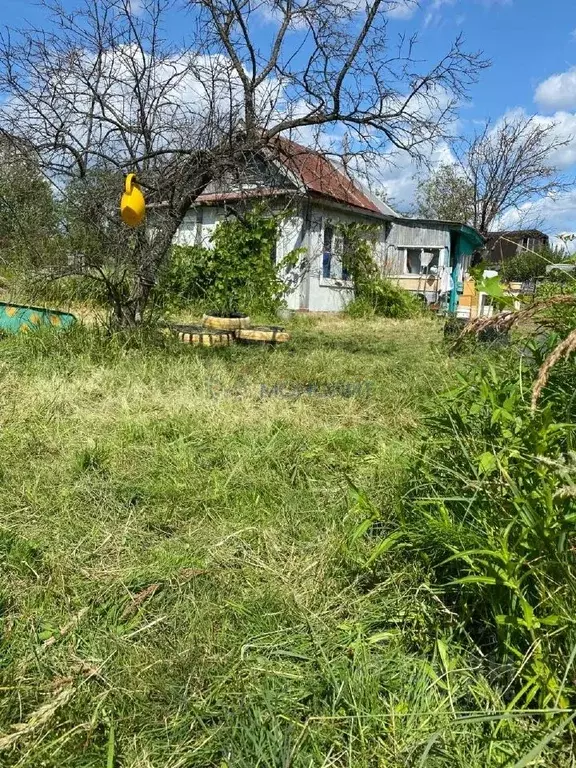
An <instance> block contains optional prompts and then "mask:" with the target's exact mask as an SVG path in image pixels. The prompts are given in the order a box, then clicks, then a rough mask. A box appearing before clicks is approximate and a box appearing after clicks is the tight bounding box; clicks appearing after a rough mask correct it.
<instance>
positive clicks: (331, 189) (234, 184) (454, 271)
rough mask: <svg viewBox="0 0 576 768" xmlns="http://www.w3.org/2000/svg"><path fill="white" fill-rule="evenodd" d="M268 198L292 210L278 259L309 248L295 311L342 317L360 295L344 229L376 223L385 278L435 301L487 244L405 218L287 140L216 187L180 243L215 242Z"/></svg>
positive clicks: (292, 279) (450, 227)
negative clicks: (230, 223)
mask: <svg viewBox="0 0 576 768" xmlns="http://www.w3.org/2000/svg"><path fill="white" fill-rule="evenodd" d="M263 199H266V200H267V202H268V203H271V207H272V208H273V209H275V210H277V211H279V212H280V211H289V214H288V216H286V217H285V219H284V222H283V226H282V230H281V233H280V237H279V238H278V242H277V244H276V258H277V259H281V258H282V257H283V256H285V255H286V254H288V253H289V252H291V251H293V250H294V249H297V248H298V249H302V256H301V258H300V260H299V263H298V264H297V266H296V267H295V269H293V270H291V271H290V272H289V273H288V274H286V275H285V276H284V277H285V280H286V281H287V283H288V284H289V286H290V292H289V294H288V297H287V302H288V307H289V308H291V309H294V310H300V311H316V312H339V311H341V310H342V309H344V307H345V306H346V304H347V303H348V302H349V301H350V299H351V298H352V297H353V285H352V282H351V281H350V279H349V278H348V275H347V274H346V272H345V270H344V268H343V265H342V259H341V252H342V236H341V234H340V232H339V227H340V225H342V224H346V223H349V222H364V223H369V224H373V225H375V230H376V233H377V234H376V238H375V241H376V242H375V253H374V256H375V259H376V261H377V263H378V265H379V266H380V268H381V270H382V273H383V274H385V275H387V276H389V277H390V278H391V279H393V280H394V281H395V282H397V283H398V284H399V285H401V286H402V287H404V288H406V289H407V290H409V291H411V292H413V293H417V294H418V295H420V296H421V297H422V298H423V300H426V301H427V302H429V303H438V302H439V301H440V300H441V299H442V298H443V300H445V301H447V300H448V297H449V296H452V304H453V305H454V303H455V301H456V292H457V289H458V287H460V288H461V286H462V282H463V275H464V272H465V271H466V269H467V268H468V266H469V263H470V260H471V256H472V253H473V252H474V250H475V249H476V248H478V247H480V246H481V245H482V244H483V242H484V241H483V239H482V238H481V237H480V235H479V234H478V233H477V232H476V231H475V230H473V229H472V228H471V227H467V226H465V225H462V224H459V223H457V222H448V221H432V220H424V219H411V218H407V217H403V216H400V215H399V214H398V213H396V211H394V210H393V209H392V208H391V207H390V206H389V205H388V204H387V203H385V202H384V201H382V200H380V199H378V198H377V197H376V196H374V195H373V194H372V193H371V192H370V191H369V190H368V189H366V188H365V187H364V186H363V185H362V184H360V183H359V182H358V181H356V180H352V179H351V178H350V176H349V175H348V174H347V173H346V171H345V169H344V168H343V167H341V166H339V165H338V164H336V163H334V162H331V161H329V160H328V159H327V158H326V157H325V156H324V155H322V154H320V153H318V152H316V151H314V150H311V149H308V148H306V147H303V146H301V145H299V144H296V143H295V142H292V141H288V140H286V139H281V140H280V142H279V143H278V145H277V146H276V147H275V151H274V153H272V152H270V153H266V152H262V153H260V154H259V155H257V156H254V157H251V158H250V159H249V160H247V161H246V163H245V167H244V168H242V169H241V170H240V171H239V172H238V173H236V174H234V175H233V176H232V175H230V176H229V177H228V178H225V179H223V180H220V181H219V182H218V183H216V182H214V183H212V184H210V185H209V186H208V187H207V188H206V189H205V191H204V193H203V194H202V195H201V196H200V197H199V198H198V200H197V201H196V205H195V207H194V208H193V209H191V211H190V212H189V213H188V215H187V217H186V219H185V221H184V223H183V225H182V226H181V228H180V230H179V232H178V234H177V236H176V238H175V243H177V244H179V245H193V244H204V245H209V243H210V236H211V234H212V232H213V231H214V228H215V227H216V225H217V224H218V222H219V221H221V220H222V219H223V218H224V217H225V216H227V215H228V213H229V212H230V208H231V207H237V206H242V205H247V204H253V203H255V202H258V201H262V200H263Z"/></svg>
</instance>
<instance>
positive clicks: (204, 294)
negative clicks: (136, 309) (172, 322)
mask: <svg viewBox="0 0 576 768" xmlns="http://www.w3.org/2000/svg"><path fill="white" fill-rule="evenodd" d="M278 226H279V220H278V218H277V217H274V216H270V215H267V214H266V212H265V211H264V210H263V209H261V208H253V209H252V210H249V211H246V212H244V214H243V215H242V216H230V217H229V218H227V219H224V220H223V221H221V222H220V223H219V224H218V225H217V227H216V229H215V230H214V233H213V235H212V238H211V240H212V245H213V247H212V248H205V247H203V246H175V247H174V248H173V249H172V253H171V257H170V259H169V260H168V263H167V265H166V268H165V269H164V271H163V273H162V275H161V279H160V282H159V285H158V287H157V290H156V298H157V303H159V304H160V305H162V306H164V307H166V306H167V307H181V306H184V305H186V304H190V303H200V304H201V305H202V306H203V307H204V308H205V309H206V310H207V311H209V312H212V313H215V314H220V315H230V314H235V313H239V312H251V313H254V314H267V315H274V314H275V313H276V311H277V310H278V309H279V307H280V306H281V305H282V302H283V298H284V296H285V294H286V292H287V290H288V286H287V284H286V283H285V282H284V280H282V278H281V273H282V271H283V270H284V269H286V268H290V267H291V266H294V265H295V263H296V261H297V260H298V257H299V254H300V252H299V251H293V252H292V253H290V254H288V255H287V256H286V257H285V258H284V259H282V260H281V261H280V262H278V263H276V262H275V261H274V260H273V259H272V254H273V251H274V246H275V243H276V238H277V236H278Z"/></svg>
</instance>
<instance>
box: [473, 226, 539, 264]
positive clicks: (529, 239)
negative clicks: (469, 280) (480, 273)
mask: <svg viewBox="0 0 576 768" xmlns="http://www.w3.org/2000/svg"><path fill="white" fill-rule="evenodd" d="M549 247H550V238H549V237H548V235H545V234H544V232H540V230H538V229H516V230H510V231H504V232H489V233H488V236H487V239H486V252H487V255H486V257H485V260H486V261H487V262H488V263H489V264H502V262H503V261H507V260H508V259H511V258H513V257H514V256H516V255H517V254H519V253H522V252H523V251H537V252H539V251H542V250H545V249H546V248H549Z"/></svg>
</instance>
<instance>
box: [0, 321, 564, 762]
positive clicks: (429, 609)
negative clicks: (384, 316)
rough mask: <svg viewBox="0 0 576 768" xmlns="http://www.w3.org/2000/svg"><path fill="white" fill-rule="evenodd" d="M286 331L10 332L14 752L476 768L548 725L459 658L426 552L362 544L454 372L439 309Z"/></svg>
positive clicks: (382, 521)
mask: <svg viewBox="0 0 576 768" xmlns="http://www.w3.org/2000/svg"><path fill="white" fill-rule="evenodd" d="M292 331H293V340H292V341H291V342H290V343H289V344H286V345H284V346H279V347H278V348H276V349H269V348H264V347H253V348H248V347H234V348H229V349H194V348H190V347H185V346H184V345H179V344H178V343H177V342H173V341H171V340H166V341H165V342H163V343H158V342H156V343H152V341H150V340H148V341H146V340H134V339H132V340H127V339H126V338H122V337H113V338H105V337H103V336H102V335H101V334H99V333H97V332H95V331H94V330H88V329H83V328H79V329H76V330H74V331H72V332H70V333H67V334H62V335H60V336H57V335H50V334H38V335H36V336H30V337H27V338H11V339H5V340H2V341H1V342H0V426H1V429H0V449H1V451H2V453H1V458H0V516H1V518H0V577H1V594H0V596H1V602H0V606H1V609H2V635H1V643H2V645H1V651H0V652H1V666H0V687H1V691H2V694H1V695H0V764H1V765H6V766H19V767H20V766H21V767H22V768H24V767H26V768H38V767H39V766H46V767H50V768H52V767H54V768H55V767H56V766H58V767H59V768H61V767H62V766H75V767H77V768H88V767H92V766H94V768H96V767H98V768H103V767H104V766H107V767H108V768H113V766H117V768H120V767H121V768H192V767H196V766H197V767H198V768H205V767H207V766H215V767H218V768H224V766H227V767H228V768H256V767H257V766H262V767H264V766H266V767H268V766H270V767H272V766H273V767H274V768H312V766H314V767H315V766H323V767H326V768H328V766H342V767H344V766H346V767H347V768H352V767H353V768H362V767H363V766H365V767H366V768H368V767H372V766H379V767H381V768H388V767H390V768H396V767H398V768H400V766H417V765H423V766H424V765H425V766H450V768H460V766H461V767H462V768H464V767H465V768H475V767H476V766H477V768H484V767H485V766H488V765H490V766H492V765H494V766H503V765H510V766H511V765H514V763H515V762H516V760H518V759H520V757H521V756H522V754H525V753H526V752H528V751H529V750H530V748H531V747H533V745H534V744H535V743H536V742H537V741H538V738H539V732H538V731H537V730H536V729H535V728H533V727H531V726H529V725H528V724H527V722H526V718H518V719H515V718H514V717H512V718H511V719H510V720H507V721H506V722H504V721H502V720H501V719H500V714H499V713H502V712H503V710H504V703H503V702H502V700H501V698H500V693H499V692H498V691H497V690H495V689H494V688H493V686H492V685H491V682H490V680H489V679H487V678H486V677H485V676H484V674H483V673H482V672H480V671H479V670H480V668H481V665H480V664H477V663H476V662H475V660H473V659H470V658H462V659H461V660H459V663H454V662H450V663H451V664H452V667H451V668H449V666H448V667H447V665H449V662H448V661H447V658H448V657H447V655H446V651H445V649H444V648H443V647H442V644H441V643H439V642H438V640H437V637H436V627H437V626H439V624H440V623H441V620H443V618H445V617H443V616H442V612H443V611H445V609H444V607H443V606H442V605H441V604H440V602H439V601H438V600H436V599H435V597H434V595H433V594H432V592H431V590H430V588H429V587H427V585H426V583H425V582H423V580H422V577H421V574H420V572H419V570H418V567H417V566H416V565H414V564H413V562H411V560H410V559H409V558H406V559H405V560H402V559H398V558H397V557H396V558H394V559H393V560H388V559H387V557H386V556H385V554H383V555H382V556H381V557H380V558H378V560H376V561H375V562H374V563H371V564H369V565H366V562H365V561H366V556H367V553H368V552H370V551H371V549H372V547H371V546H370V547H368V546H366V545H365V544H364V543H363V539H364V537H363V535H362V536H361V535H359V531H360V532H361V533H364V531H365V530H366V529H365V528H364V529H362V528H359V525H360V524H361V523H362V522H363V521H366V520H368V521H369V520H370V518H371V517H373V518H374V519H375V520H376V519H378V521H379V522H378V525H380V526H383V527H384V529H385V527H386V515H387V510H390V511H391V510H392V509H394V508H395V507H396V506H397V505H398V504H399V503H400V501H399V499H398V483H399V480H400V478H401V477H402V473H403V469H404V466H405V464H406V461H407V457H408V456H409V454H410V452H411V451H412V450H413V449H414V448H415V446H416V445H417V434H418V425H419V419H420V415H421V412H422V408H423V404H424V402H425V401H426V399H427V398H429V397H430V395H431V393H432V392H434V391H438V390H440V389H443V388H445V387H446V386H447V385H448V384H449V383H450V381H451V380H452V377H453V375H454V372H455V369H456V365H457V364H456V363H455V362H454V361H453V360H450V359H449V358H448V357H447V355H446V353H445V352H444V351H443V349H442V345H441V333H440V325H439V324H438V323H437V322H436V321H434V320H432V319H426V318H424V319H419V320H410V321H389V320H388V321H386V320H379V321H373V322H366V321H350V320H343V319H340V318H323V319H317V318H310V317H303V318H297V319H296V320H295V321H294V323H293V328H292ZM458 364H459V365H462V364H463V363H462V362H460V363H458ZM450 658H453V657H450ZM479 715H480V717H479ZM17 724H21V725H18V726H17ZM16 726H17V728H16ZM500 726H502V727H500ZM531 764H537V763H531ZM542 764H545V763H542ZM566 765H568V763H566Z"/></svg>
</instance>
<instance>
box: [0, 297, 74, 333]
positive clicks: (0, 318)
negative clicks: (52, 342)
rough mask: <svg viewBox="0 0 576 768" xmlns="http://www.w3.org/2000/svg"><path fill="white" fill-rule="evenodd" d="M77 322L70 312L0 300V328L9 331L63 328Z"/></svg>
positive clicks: (20, 331)
mask: <svg viewBox="0 0 576 768" xmlns="http://www.w3.org/2000/svg"><path fill="white" fill-rule="evenodd" d="M75 322H76V318H75V316H74V315H72V314H70V313H69V312H60V311H59V310H57V309H46V308H44V307H27V306H25V305H23V304H7V303H6V302H3V301H0V330H2V331H4V332H7V333H27V332H29V331H33V330H37V329H38V328H42V327H44V328H46V327H49V328H55V329H56V330H63V329H64V328H69V327H70V326H71V325H73V324H74V323H75Z"/></svg>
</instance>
